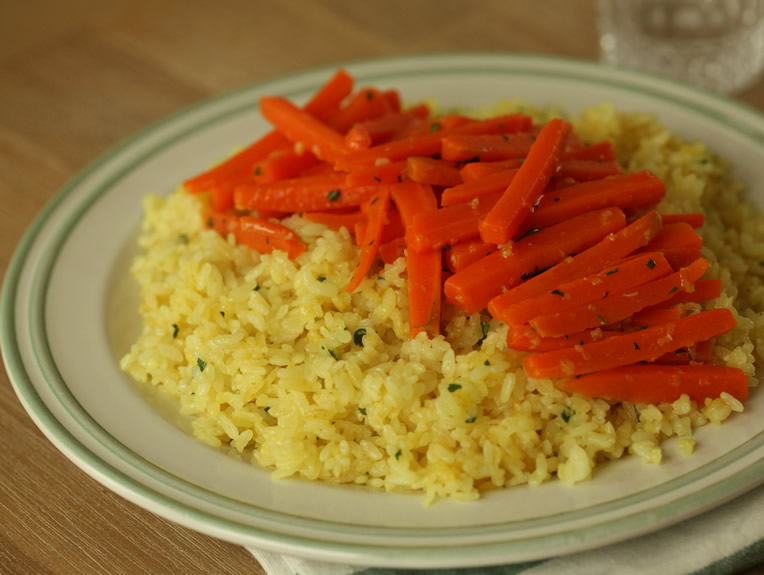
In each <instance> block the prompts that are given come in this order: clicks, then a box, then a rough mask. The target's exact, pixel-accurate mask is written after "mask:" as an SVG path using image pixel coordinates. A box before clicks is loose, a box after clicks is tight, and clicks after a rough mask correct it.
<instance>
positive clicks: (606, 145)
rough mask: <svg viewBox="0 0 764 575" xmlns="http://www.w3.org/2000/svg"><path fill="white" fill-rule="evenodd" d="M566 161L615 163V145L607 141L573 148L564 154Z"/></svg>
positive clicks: (569, 148)
mask: <svg viewBox="0 0 764 575" xmlns="http://www.w3.org/2000/svg"><path fill="white" fill-rule="evenodd" d="M562 157H563V159H564V160H587V161H592V162H613V161H615V152H614V151H613V143H612V142H610V141H607V140H603V141H602V142H597V143H596V144H592V145H591V146H582V147H571V146H568V148H566V149H565V151H564V152H563V154H562Z"/></svg>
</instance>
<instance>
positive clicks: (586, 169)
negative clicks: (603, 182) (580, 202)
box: [555, 159, 623, 182]
mask: <svg viewBox="0 0 764 575" xmlns="http://www.w3.org/2000/svg"><path fill="white" fill-rule="evenodd" d="M622 173H623V169H622V168H621V166H619V165H618V164H617V163H616V162H603V161H598V160H565V159H563V160H562V161H560V169H559V170H558V171H557V173H556V174H555V177H556V178H573V179H574V180H576V181H577V182H589V181H592V180H599V179H600V178H606V177H608V176H615V175H618V174H622Z"/></svg>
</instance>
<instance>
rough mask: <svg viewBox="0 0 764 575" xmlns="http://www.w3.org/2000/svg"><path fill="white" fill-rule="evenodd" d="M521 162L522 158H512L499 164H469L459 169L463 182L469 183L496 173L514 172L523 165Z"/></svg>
mask: <svg viewBox="0 0 764 575" xmlns="http://www.w3.org/2000/svg"><path fill="white" fill-rule="evenodd" d="M523 161H524V160H523V158H513V159H511V160H503V161H501V162H470V163H469V164H466V165H465V166H464V167H463V168H462V169H461V171H460V174H461V176H462V180H463V181H464V182H471V181H472V180H477V179H480V178H482V177H484V176H488V175H490V174H495V173H496V172H503V171H505V170H516V169H517V168H519V167H520V166H522V165H523Z"/></svg>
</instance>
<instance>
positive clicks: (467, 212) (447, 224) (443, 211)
mask: <svg viewBox="0 0 764 575" xmlns="http://www.w3.org/2000/svg"><path fill="white" fill-rule="evenodd" d="M500 195H501V192H498V193H494V194H486V195H484V196H480V197H479V198H475V199H473V200H472V201H470V202H463V203H461V204H453V205H451V206H446V207H443V208H440V209H438V210H435V211H431V212H423V213H420V214H417V215H416V216H415V217H414V221H413V223H412V225H411V234H410V235H409V246H408V247H409V249H411V250H412V251H415V252H429V251H433V250H440V249H441V248H443V247H444V246H447V245H454V244H457V243H459V242H461V241H464V240H469V239H473V238H477V237H478V236H479V235H480V232H479V226H480V221H481V219H482V218H483V217H484V216H485V214H487V213H488V211H489V210H490V209H491V208H492V207H493V205H494V204H495V203H496V202H497V201H498V199H499V197H500Z"/></svg>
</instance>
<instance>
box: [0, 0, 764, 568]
mask: <svg viewBox="0 0 764 575" xmlns="http://www.w3.org/2000/svg"><path fill="white" fill-rule="evenodd" d="M529 6H530V4H529V3H527V2H524V1H508V0H480V1H477V2H474V3H467V2H464V1H457V0H439V1H430V0H384V1H383V0H373V1H362V2H359V1H355V2H353V1H350V0H326V1H323V2H318V1H312V0H284V1H258V0H255V1H239V0H227V1H226V2H211V1H209V0H184V1H179V0H177V1H176V0H167V1H156V0H152V1H149V0H111V1H108V2H103V1H102V0H61V1H59V0H28V1H27V2H23V3H19V2H9V1H8V2H0V273H2V275H3V276H4V275H5V271H6V269H7V266H8V263H9V261H10V258H11V256H12V253H13V251H14V248H15V246H16V244H17V243H18V241H19V239H20V238H21V236H22V234H23V233H24V231H25V229H26V228H27V227H28V226H29V224H30V222H31V221H32V219H33V218H34V216H35V214H36V213H37V212H38V211H39V210H40V209H41V208H42V207H43V205H44V204H45V203H46V202H47V201H48V200H50V199H51V197H52V196H53V195H54V194H55V193H56V191H57V190H58V189H59V188H60V187H61V186H62V185H63V184H64V183H65V182H66V181H67V180H68V179H69V178H71V177H72V176H74V174H75V173H77V172H78V171H79V170H81V169H82V168H83V167H84V166H85V165H86V164H87V163H88V162H89V161H91V160H93V159H94V158H95V157H96V156H97V155H99V154H100V153H102V152H103V151H104V150H106V149H107V148H108V147H109V146H111V145H113V144H115V143H116V142H118V141H120V140H122V139H123V138H125V137H127V136H128V135H130V134H131V133H133V132H135V131H136V130H138V129H140V128H142V127H144V126H145V125H146V124H148V123H151V122H153V121H155V120H157V119H159V118H161V117H162V116H164V115H166V114H168V113H171V112H174V111H177V110H178V109H180V108H182V107H184V106H187V105H189V104H192V103H194V102H198V101H200V100H202V99H204V98H206V97H209V96H212V95H215V94H219V93H221V92H225V91H228V90H231V89H235V88H237V87H241V86H243V85H246V84H250V83H254V82H259V81H263V80H266V79H269V78H272V77H274V76H278V75H283V74H288V73H290V72H295V71H298V70H303V69H306V68H310V67H314V66H324V65H332V64H334V63H336V62H343V61H347V60H352V59H365V58H375V57H384V56H392V55H402V54H414V53H426V52H442V51H450V52H453V51H477V50H480V51H491V52H535V53H540V54H553V55H562V56H568V57H573V58H581V59H588V60H594V59H596V58H597V37H596V19H595V4H594V2H593V1H591V0H586V1H583V0H582V1H569V0H554V1H542V2H534V3H533V7H532V9H529ZM736 97H737V98H738V99H739V100H740V101H743V102H746V103H748V104H750V105H753V106H755V107H757V108H759V109H760V110H764V82H762V81H760V82H758V83H757V84H755V85H754V86H752V87H751V88H749V89H748V90H746V91H745V92H743V93H742V94H739V95H737V96H736ZM0 435H1V436H2V437H3V438H4V447H3V449H2V450H0V469H2V473H0V573H2V574H16V573H33V574H46V573H55V574H83V573H126V574H132V573H159V574H162V573H183V574H193V573H200V574H201V573H204V574H207V573H263V570H262V568H261V567H260V565H258V563H257V562H256V561H255V560H254V558H253V557H252V556H251V555H250V554H249V553H248V552H247V551H246V550H245V549H243V548H241V547H238V546H236V545H232V544H229V543H226V542H222V541H218V540H215V539H213V538H211V537H207V536H204V535H201V534H198V533H196V532H194V531H191V530H189V529H186V528H184V527H180V526H178V525H175V524H173V523H171V522H168V521H166V520H164V519H162V518H160V517H157V516H155V515H153V514H152V513H149V512H147V511H144V510H143V509H141V508H139V507H137V506H135V505H133V504H131V503H129V502H127V501H126V500H124V499H122V498H121V497H119V496H117V495H115V494H113V493H112V492H110V491H109V490H107V489H106V488H104V487H102V486H101V485H100V484H99V483H97V482H96V481H94V480H92V479H90V478H89V477H88V476H87V475H86V474H85V473H83V472H82V471H80V470H79V469H78V468H77V467H76V466H75V465H74V464H72V463H71V462H69V460H67V459H66V458H65V457H64V456H63V455H61V454H60V453H59V452H58V451H57V450H56V448H55V447H54V446H53V445H52V444H51V443H50V442H49V441H48V440H47V439H46V438H45V437H44V436H43V435H42V433H40V431H38V429H37V428H36V427H35V425H34V423H33V422H32V420H31V419H30V418H29V416H28V415H27V414H26V413H25V411H24V410H23V408H22V406H21V404H20V403H19V401H18V399H17V398H16V396H15V394H14V392H13V389H12V387H11V384H10V382H9V380H8V376H7V374H6V373H5V372H4V371H2V372H0Z"/></svg>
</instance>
